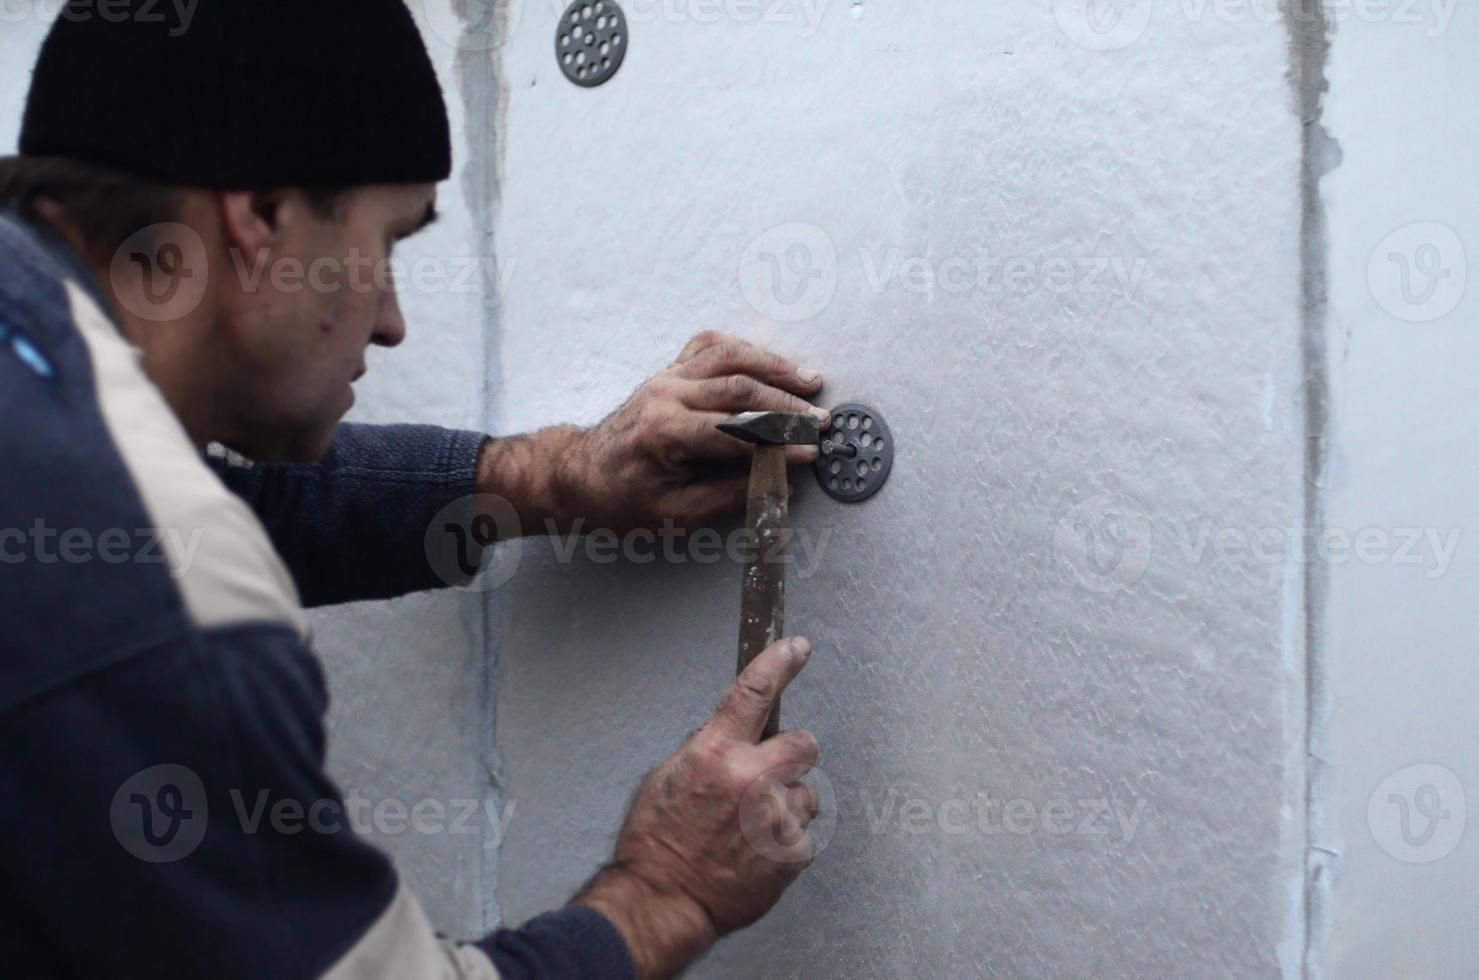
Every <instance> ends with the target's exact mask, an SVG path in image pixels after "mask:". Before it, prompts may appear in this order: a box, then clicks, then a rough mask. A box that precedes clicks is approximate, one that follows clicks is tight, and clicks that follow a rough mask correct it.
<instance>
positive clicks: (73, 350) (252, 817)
mask: <svg viewBox="0 0 1479 980" xmlns="http://www.w3.org/2000/svg"><path fill="white" fill-rule="evenodd" d="M190 9H191V10H192V11H193V16H192V18H191V20H190V22H189V23H188V25H183V24H181V23H177V22H175V20H174V19H173V18H172V17H171V15H170V12H169V5H166V4H156V3H154V2H153V0H140V2H134V0H118V2H110V3H108V4H101V3H100V4H96V5H95V4H93V3H91V2H88V0H72V2H69V3H67V4H66V5H65V7H64V8H63V9H62V12H61V15H60V16H59V17H58V18H57V20H56V21H55V24H54V25H53V27H52V28H51V30H50V33H49V35H48V36H47V38H46V40H45V43H44V45H43V46H42V48H41V50H40V54H39V57H38V60H37V62H36V65H35V70H34V73H33V77H32V80H31V85H30V90H29V93H28V96H27V101H26V106H25V114H24V118H23V121H22V127H21V131H20V138H19V153H18V154H17V155H15V156H12V157H7V158H5V159H3V160H0V405H3V421H0V456H3V463H0V582H3V587H0V598H3V602H4V610H3V611H4V623H5V625H4V628H3V636H4V643H3V654H0V741H3V744H4V745H5V746H6V751H5V759H4V761H3V762H0V769H3V777H0V786H3V787H4V792H3V794H0V826H3V827H4V828H5V832H6V840H5V843H4V845H3V846H0V909H3V914H0V963H3V964H4V965H3V967H0V972H3V973H4V975H5V976H7V977H15V978H29V977H108V978H118V977H157V976H170V977H188V978H220V977H251V978H272V980H283V978H298V977H332V978H336V980H337V978H350V977H354V978H362V977H387V978H395V980H408V978H409V980H416V978H432V977H448V978H450V977H464V978H480V977H495V976H502V977H510V978H512V977H525V976H549V977H631V976H636V977H644V978H645V977H665V976H671V975H674V974H676V973H677V972H679V971H680V970H681V969H683V968H684V967H685V966H687V965H688V964H690V963H691V962H693V961H694V960H695V959H696V958H697V957H699V956H701V955H702V954H703V953H704V952H705V950H707V949H708V948H709V947H710V946H712V945H713V944H714V943H715V942H716V940H718V939H719V938H720V937H721V936H723V935H725V934H726V933H730V932H732V931H734V930H737V929H740V928H742V927H744V926H746V925H748V924H750V923H752V922H754V921H755V920H757V919H758V918H759V917H761V916H762V915H764V914H765V913H766V911H767V910H769V909H770V908H771V907H772V905H773V904H774V903H775V902H776V901H777V900H778V899H779V897H780V895H781V894H782V892H783V891H784V890H785V888H786V887H787V886H788V885H789V884H790V883H791V882H792V881H793V880H794V879H795V878H796V877H797V875H799V874H800V873H801V871H802V870H803V869H804V868H805V867H806V866H807V864H808V863H809V862H810V860H811V859H812V857H813V855H814V850H815V844H814V842H813V841H812V839H811V837H810V836H809V832H808V830H807V826H808V824H809V823H810V821H811V820H812V819H813V818H814V817H815V815H816V810H817V800H816V796H815V794H814V793H813V791H812V790H811V789H809V788H808V787H807V786H806V784H805V783H804V782H803V781H802V780H801V774H802V773H804V772H805V771H806V770H807V769H809V768H810V767H811V766H812V765H813V764H814V762H815V760H816V758H817V754H818V747H817V743H816V740H815V739H814V738H813V737H812V736H811V735H809V734H807V733H805V732H802V731H786V732H782V733H780V734H779V735H776V736H774V737H772V738H769V739H763V738H762V737H761V736H762V728H763V725H764V722H765V719H766V716H767V714H768V712H769V708H770V705H771V703H772V702H773V701H774V700H775V699H776V698H777V697H779V695H780V694H781V692H782V690H783V689H784V688H785V687H786V685H787V683H788V682H790V681H791V680H792V679H793V678H795V676H796V675H797V673H798V671H800V670H801V669H802V667H803V666H804V665H805V664H806V662H807V660H808V657H809V656H810V654H811V647H810V644H809V643H808V642H807V641H806V640H805V639H803V638H799V637H792V638H787V639H785V640H782V641H781V642H779V643H777V644H775V645H774V646H772V647H771V648H769V649H768V650H766V651H765V653H764V654H762V655H761V656H760V657H759V658H758V659H756V660H755V661H754V662H753V663H752V664H751V665H750V667H749V668H747V670H746V671H745V672H744V674H743V675H742V676H741V677H740V678H739V679H738V681H737V682H736V683H735V684H734V685H733V686H732V687H730V688H729V689H728V691H727V692H726V693H724V694H723V696H722V699H720V701H719V704H718V707H717V710H715V711H714V713H713V715H712V716H711V717H710V718H709V719H708V720H707V721H706V722H704V723H703V724H702V725H701V727H699V728H698V729H697V730H696V731H694V732H693V733H691V734H690V735H689V736H688V737H687V739H686V740H684V741H683V742H682V744H681V745H680V747H679V748H678V749H677V751H676V753H675V754H674V755H672V756H671V757H670V758H668V759H667V760H666V761H663V762H661V763H660V764H658V765H657V767H656V768H655V769H653V770H652V772H651V773H650V774H649V775H648V776H647V777H646V778H645V779H643V780H642V782H641V784H640V785H639V786H638V787H637V789H636V792H635V793H634V795H633V798H632V801H631V803H630V809H629V811H628V813H627V814H626V817H625V820H624V821H623V822H622V824H621V826H620V828H619V831H618V833H617V836H616V840H615V844H614V851H613V853H612V855H611V859H610V862H609V863H607V864H606V865H605V866H604V867H602V868H600V869H595V868H593V869H592V871H593V872H594V874H593V876H592V877H591V879H590V881H589V883H588V884H586V885H585V886H584V887H583V888H581V889H580V890H579V892H578V894H576V895H574V896H573V897H572V898H571V900H570V903H569V905H568V906H566V907H565V908H561V909H557V910H553V911H550V912H547V913H545V914H543V915H540V916H538V917H536V918H534V919H533V920H532V921H530V922H528V923H526V924H524V925H523V926H522V927H520V928H514V929H500V930H497V931H494V932H492V933H491V934H489V935H487V936H483V937H467V939H468V941H466V942H457V941H453V940H450V939H446V938H443V937H441V936H439V935H438V934H437V933H435V932H434V931H433V929H432V927H431V925H430V924H429V923H428V920H427V917H426V915H425V914H424V913H423V911H422V907H421V905H420V904H419V903H418V901H417V898H416V897H415V895H413V894H412V893H411V892H410V891H409V890H408V889H407V887H406V886H405V885H404V883H403V882H402V881H401V880H400V879H399V878H398V876H397V874H396V871H395V869H394V868H393V866H392V864H391V862H390V861H389V860H388V859H387V857H386V856H385V855H383V854H382V853H380V852H379V851H378V850H376V849H375V848H374V847H373V846H372V845H371V844H370V843H368V842H367V841H366V840H365V838H364V837H363V836H361V835H359V834H357V833H355V832H353V830H352V828H351V827H350V826H349V821H347V820H346V819H345V814H344V810H343V800H342V798H341V796H340V794H339V791H338V789H337V788H336V787H335V785H334V784H333V782H332V781H331V780H330V778H329V776H328V775H327V773H326V771H325V729H324V713H325V708H326V704H327V692H326V690H325V682H324V675H323V671H322V668H321V665H320V664H319V662H318V660H317V659H316V657H315V655H314V653H313V652H312V648H311V639H310V636H309V631H308V629H307V627H306V625H305V613H304V607H305V606H315V605H324V604H331V603H340V602H347V601H351V600H362V599H372V598H385V597H391V596H398V595H402V594H406V593H410V592H414V591H418V590H424V589H428V588H433V587H439V586H442V585H444V584H445V582H444V581H443V577H442V576H441V575H440V573H439V571H438V568H437V562H436V561H434V560H433V558H434V557H435V556H429V553H428V551H427V547H426V541H427V534H426V532H427V529H428V527H429V526H430V523H431V521H432V518H433V517H434V516H436V515H438V514H441V513H443V512H446V511H447V508H451V511H450V513H452V514H454V515H455V516H456V518H457V520H458V522H460V524H461V525H462V526H468V527H470V526H472V525H473V524H474V522H477V521H479V520H482V521H483V523H484V524H486V520H487V518H488V517H490V516H492V515H489V514H487V513H483V512H482V511H481V510H480V509H479V508H480V505H479V504H478V503H477V501H478V500H480V499H491V498H498V499H501V500H503V501H506V502H507V504H508V505H509V506H510V507H511V509H512V510H513V512H514V514H515V516H516V517H517V519H518V522H519V524H520V525H521V526H522V527H523V528H525V529H533V530H538V529H540V528H542V527H544V526H545V524H544V522H545V521H546V520H550V521H552V522H553V525H552V526H558V527H559V528H561V529H570V528H573V527H575V526H576V522H577V520H581V521H583V522H584V526H585V527H587V528H591V527H621V528H632V527H656V526H658V525H660V524H663V523H664V522H667V521H673V522H676V524H677V525H678V526H683V527H693V526H696V525H703V524H704V522H706V521H709V520H710V519H712V518H714V517H715V516H716V515H720V514H723V513H726V512H729V511H732V510H733V509H734V508H736V507H737V506H739V505H740V504H741V502H742V501H743V499H744V485H743V478H742V477H737V476H734V475H733V471H734V469H735V467H734V466H733V463H735V462H736V461H738V460H739V459H740V458H742V457H741V456H740V454H742V453H744V452H745V449H744V447H743V446H742V445H741V444H740V443H738V442H737V441H734V440H730V439H729V438H728V437H727V436H723V435H722V434H717V433H716V432H715V431H714V422H715V420H717V419H719V418H721V417H725V416H729V415H731V414H734V413H736V412H741V411H746V410H785V411H811V412H813V413H815V414H818V415H819V416H821V417H825V414H826V413H825V412H824V411H823V410H821V409H818V408H815V407H814V406H813V405H812V404H811V401H810V399H811V398H812V397H813V396H815V395H816V394H817V393H818V391H819V390H820V388H821V384H822V382H821V379H820V377H819V376H818V374H817V373H816V372H815V371H811V370H806V369H804V368H802V367H801V366H800V365H797V364H794V363H791V362H790V361H787V360H786V359H784V358H782V357H779V356H776V355H775V354H772V353H767V352H766V351H764V350H761V349H759V348H757V347H754V346H751V345H749V344H747V343H745V342H743V341H741V340H739V339H736V338H734V337H729V336H725V335H722V334H718V333H700V334H699V335H698V336H696V337H695V338H694V339H693V340H692V341H691V342H690V343H688V345H687V346H686V347H684V348H683V350H682V351H681V353H679V355H678V357H677V359H676V361H675V362H674V363H673V364H672V365H671V366H669V367H668V368H666V369H665V370H663V371H662V372H661V373H660V374H658V375H656V376H655V377H653V378H652V379H651V380H650V381H648V382H647V383H646V384H644V385H642V386H641V387H640V388H639V389H637V391H636V393H635V394H633V395H632V397H631V398H630V399H629V400H628V401H627V402H626V403H625V404H623V405H622V406H621V407H620V408H618V409H616V410H615V411H614V412H613V413H612V414H611V415H610V416H609V417H608V418H606V420H605V421H603V422H601V423H600V424H598V425H595V426H593V427H590V428H575V427H556V428H551V429H547V430H544V431H540V432H536V433H533V434H531V435H527V436H522V437H517V438H489V437H486V436H485V435H483V434H480V433H471V432H461V431H450V430H446V429H441V428H435V427H431V426H416V425H405V426H367V425H357V424H341V418H342V417H343V415H344V414H345V413H346V412H347V411H348V409H349V408H350V405H351V403H352V401H353V397H354V396H353V391H352V388H351V385H352V384H353V382H354V381H355V380H357V379H358V378H360V377H361V376H362V375H363V374H364V372H365V367H366V361H365V354H366V351H367V349H368V347H369V346H370V345H379V346H383V347H394V346H396V345H397V344H399V343H401V341H402V340H403V339H404V338H405V336H406V332H407V327H406V324H405V322H404V320H403V318H402V313H401V309H400V306H399V303H398V298H397V294H396V291H395V284H394V283H393V282H392V281H390V280H389V278H388V277H386V276H383V275H380V274H378V273H377V271H376V270H383V269H384V268H385V264H386V261H387V260H388V259H389V258H390V257H391V254H392V249H393V247H394V245H395V243H396V242H398V241H400V240H401V239H404V238H406V237H408V236H410V235H413V234H415V233H416V232H417V231H419V230H420V229H422V228H423V227H425V226H426V224H427V223H428V222H429V221H431V220H432V219H433V218H434V217H435V201H436V196H437V184H438V182H440V181H442V180H445V179H446V178H447V177H448V176H449V175H450V173H451V140H450V137H449V126H448V121H447V113H446V108H445V105H444V103H443V98H442V94H441V90H440V88H439V86H438V82H437V78H436V75H435V73H434V71H433V67H432V64H431V61H430V58H429V57H428V55H427V51H426V49H425V47H424V45H423V42H422V41H421V39H420V36H419V34H418V32H417V29H416V26H415V23H414V21H413V19H412V17H411V15H410V13H409V12H408V10H407V9H406V7H405V6H404V2H403V0H315V2H313V3H300V2H288V0H211V2H208V3H204V4H200V5H199V6H198V7H196V6H194V5H191V8H190ZM294 270H297V273H298V274H297V275H296V276H295V275H294V274H293V272H294ZM466 394H467V397H468V398H469V399H474V398H476V397H478V395H479V392H477V391H474V390H469V391H468V392H467V393H466ZM810 458H815V451H814V450H808V449H805V448H801V447H797V448H796V449H795V450H794V455H793V461H794V462H798V463H799V462H804V461H806V460H807V459H810ZM725 463H729V464H730V465H729V466H728V467H726V466H725V465H724V464H725ZM726 472H727V473H728V474H730V475H723V476H713V477H710V476H706V475H705V474H709V473H726ZM480 495H486V496H485V497H483V496H480ZM505 523H507V522H505ZM443 567H445V566H443ZM599 655H600V654H599V651H594V650H593V651H592V656H599ZM715 656H718V653H717V652H716V653H715ZM469 723H473V722H472V720H471V719H470V720H469ZM675 741H677V739H676V737H675ZM778 774H779V775H778ZM747 794H748V795H747ZM757 835H759V838H760V841H757ZM761 842H769V843H770V844H771V845H772V846H759V844H760V843H761ZM448 891H449V892H450V891H451V888H450V886H449V887H448Z"/></svg>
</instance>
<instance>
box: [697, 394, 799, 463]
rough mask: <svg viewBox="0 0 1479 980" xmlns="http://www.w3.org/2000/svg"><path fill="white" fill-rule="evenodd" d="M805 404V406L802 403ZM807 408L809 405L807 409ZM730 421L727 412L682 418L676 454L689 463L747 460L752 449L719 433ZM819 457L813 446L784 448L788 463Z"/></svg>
mask: <svg viewBox="0 0 1479 980" xmlns="http://www.w3.org/2000/svg"><path fill="white" fill-rule="evenodd" d="M803 404H804V403H803ZM807 407H808V408H809V407H810V406H807ZM731 418H733V415H732V414H731V413H727V412H702V411H694V412H692V413H690V414H687V415H685V416H684V418H683V419H682V421H681V423H680V427H679V428H678V429H677V430H676V431H675V433H674V436H673V438H674V440H675V442H676V445H675V447H674V448H675V449H676V451H677V453H678V455H679V456H680V457H681V458H683V459H685V460H688V461H690V462H696V463H701V462H707V461H719V460H729V459H743V460H749V458H750V455H751V454H752V453H753V452H754V448H755V447H754V446H751V445H750V444H749V443H748V442H745V441H744V440H742V439H736V438H735V437H734V436H731V435H727V434H726V433H723V432H720V431H719V423H720V422H727V421H728V420H729V419H731ZM819 455H821V449H819V448H818V447H816V446H787V447H786V462H787V463H811V462H815V460H816V458H817V457H818V456H819Z"/></svg>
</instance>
